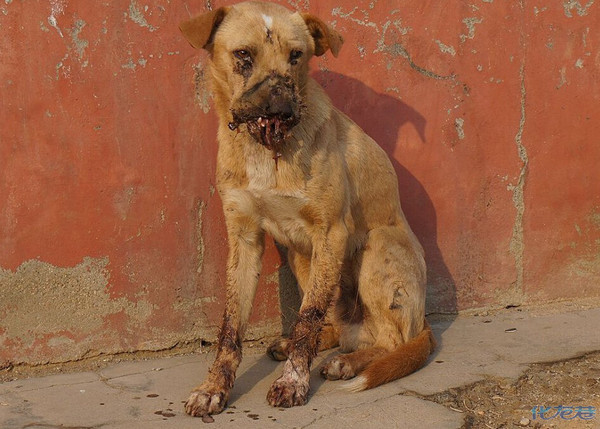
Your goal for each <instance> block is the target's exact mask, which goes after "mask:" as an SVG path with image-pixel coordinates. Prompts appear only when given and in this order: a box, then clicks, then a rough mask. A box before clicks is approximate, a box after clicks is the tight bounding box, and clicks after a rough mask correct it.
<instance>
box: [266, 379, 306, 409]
mask: <svg viewBox="0 0 600 429" xmlns="http://www.w3.org/2000/svg"><path fill="white" fill-rule="evenodd" d="M308 390H309V385H308V383H306V382H300V381H291V380H289V379H287V378H286V377H280V378H279V379H277V380H275V382H274V383H273V384H272V385H271V389H270V390H269V393H268V394H267V401H268V402H269V404H271V405H272V406H274V407H284V408H289V407H294V406H296V405H304V404H306V402H307V401H308Z"/></svg>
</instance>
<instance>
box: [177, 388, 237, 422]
mask: <svg viewBox="0 0 600 429" xmlns="http://www.w3.org/2000/svg"><path fill="white" fill-rule="evenodd" d="M228 397H229V392H227V391H226V390H225V389H222V388H220V387H218V386H216V385H215V384H213V383H204V384H202V385H200V386H198V387H197V388H196V389H194V390H192V393H190V397H189V398H188V400H187V402H186V403H185V412H186V413H188V414H189V415H190V416H194V417H205V416H207V415H209V414H219V413H220V412H221V411H223V409H224V408H225V405H227V399H228Z"/></svg>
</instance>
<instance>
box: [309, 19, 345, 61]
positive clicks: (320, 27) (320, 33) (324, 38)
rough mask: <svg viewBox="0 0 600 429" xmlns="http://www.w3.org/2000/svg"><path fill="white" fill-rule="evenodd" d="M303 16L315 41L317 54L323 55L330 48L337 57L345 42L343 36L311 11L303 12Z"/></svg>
mask: <svg viewBox="0 0 600 429" xmlns="http://www.w3.org/2000/svg"><path fill="white" fill-rule="evenodd" d="M302 18H304V22H306V25H307V26H308V31H309V32H310V35H311V36H312V37H313V39H314V41H315V55H316V56H321V55H323V54H324V53H325V52H327V50H328V49H331V53H332V54H333V56H334V57H337V56H338V54H339V52H340V49H342V44H343V43H344V39H343V38H342V36H341V35H340V34H339V33H338V32H337V31H335V30H334V29H333V28H331V27H330V26H329V25H327V24H325V23H324V22H323V21H321V20H320V19H319V18H317V17H316V16H314V15H311V14H310V13H303V14H302Z"/></svg>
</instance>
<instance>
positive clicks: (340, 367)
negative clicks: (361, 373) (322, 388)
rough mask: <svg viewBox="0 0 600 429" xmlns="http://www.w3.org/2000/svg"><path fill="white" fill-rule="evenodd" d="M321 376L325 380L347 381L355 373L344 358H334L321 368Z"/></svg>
mask: <svg viewBox="0 0 600 429" xmlns="http://www.w3.org/2000/svg"><path fill="white" fill-rule="evenodd" d="M321 375H322V376H323V378H326V379H327V380H349V379H351V378H353V377H354V376H356V373H355V372H354V369H353V368H352V365H351V364H350V363H349V362H346V359H344V356H336V357H334V358H333V359H331V360H330V361H329V362H327V363H326V364H325V365H324V366H323V368H321Z"/></svg>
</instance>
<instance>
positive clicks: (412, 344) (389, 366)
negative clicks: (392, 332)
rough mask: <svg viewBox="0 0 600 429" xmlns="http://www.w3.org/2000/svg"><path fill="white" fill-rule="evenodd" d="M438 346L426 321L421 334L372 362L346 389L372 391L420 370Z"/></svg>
mask: <svg viewBox="0 0 600 429" xmlns="http://www.w3.org/2000/svg"><path fill="white" fill-rule="evenodd" d="M435 346H436V341H435V338H434V337H433V333H432V332H431V326H429V323H427V320H426V321H425V326H424V328H423V330H422V331H421V333H420V334H419V335H417V336H416V337H415V338H413V339H411V340H410V341H408V342H407V343H404V344H402V345H400V346H399V347H398V348H396V349H395V350H392V351H391V352H389V353H388V354H386V355H383V356H382V357H380V358H379V359H376V360H374V361H373V362H371V363H370V364H369V365H368V366H367V367H366V368H365V369H364V371H362V372H361V373H360V374H359V375H358V376H357V377H356V378H355V379H354V380H352V381H351V382H349V383H347V384H346V385H345V386H344V389H346V390H349V391H351V392H360V391H361V390H367V389H372V388H373V387H377V386H380V385H382V384H384V383H388V382H390V381H393V380H397V379H399V378H401V377H404V376H405V375H408V374H412V373H413V372H415V371H416V370H418V369H420V368H421V367H422V366H423V365H425V362H427V358H428V357H429V355H430V354H431V352H433V349H434V348H435Z"/></svg>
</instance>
